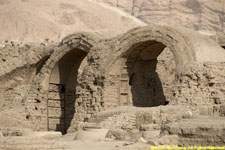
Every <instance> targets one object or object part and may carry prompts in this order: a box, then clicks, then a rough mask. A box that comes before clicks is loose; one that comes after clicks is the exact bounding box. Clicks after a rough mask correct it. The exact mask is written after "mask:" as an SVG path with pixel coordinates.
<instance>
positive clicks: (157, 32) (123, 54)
mask: <svg viewBox="0 0 225 150" xmlns="http://www.w3.org/2000/svg"><path fill="white" fill-rule="evenodd" d="M154 43H159V44H160V45H161V46H162V48H161V49H160V50H159V51H158V52H159V53H157V54H156V55H155V56H154V57H152V58H151V59H149V60H142V58H141V59H140V57H139V54H138V52H140V51H143V50H144V49H145V48H150V47H151V46H153V45H154ZM152 44H153V45H152ZM114 45H116V46H115V47H114V50H113V52H114V53H111V55H110V56H109V57H108V58H105V59H106V60H108V61H107V64H106V65H104V66H106V67H105V72H106V74H105V76H106V77H107V76H108V72H110V71H111V70H110V69H109V68H111V67H112V66H113V65H114V64H118V62H120V61H118V60H119V59H120V58H121V59H123V60H124V58H125V61H124V62H123V63H122V64H120V66H121V69H122V70H126V71H124V72H125V74H123V71H120V72H121V74H120V76H119V78H120V83H119V86H120V87H119V92H118V93H119V94H118V95H119V96H118V97H119V102H118V103H119V105H121V104H122V103H126V104H129V103H131V101H132V99H133V97H129V93H128V92H127V91H131V92H133V93H131V94H130V95H132V96H133V95H134V100H133V102H134V103H135V105H137V106H152V105H158V104H147V105H146V104H145V103H144V102H143V103H142V104H138V102H137V100H135V99H138V95H140V94H138V92H137V88H135V87H132V84H133V86H134V84H135V83H134V82H133V81H134V79H135V76H136V77H138V76H139V77H140V76H143V75H146V74H147V72H145V71H144V73H142V74H139V75H138V74H137V73H139V72H138V70H137V69H136V70H137V71H136V74H135V73H134V71H133V68H134V66H136V67H137V66H139V68H147V65H145V66H146V67H144V66H143V65H141V63H143V61H146V62H147V61H148V64H149V66H151V67H152V75H153V76H156V78H157V76H158V74H157V72H156V71H155V69H153V68H155V66H156V64H157V59H156V58H157V56H158V55H159V54H160V53H161V52H162V51H163V49H164V48H165V47H166V48H168V49H169V50H170V51H171V53H172V57H173V61H174V65H175V67H174V69H173V72H174V78H175V82H177V81H178V82H179V78H180V77H181V75H182V72H183V71H184V69H185V66H186V65H188V64H190V62H195V61H196V54H195V52H194V48H193V46H192V44H191V40H190V39H189V37H188V36H186V35H185V34H183V32H181V31H180V30H178V29H175V28H172V27H164V26H146V27H137V28H134V29H131V30H129V31H128V32H127V33H125V34H123V35H121V36H119V37H118V38H117V39H116V41H115V43H114ZM150 49H151V48H150ZM151 51H152V50H150V52H151ZM135 52H136V54H135ZM145 54H146V53H144V54H143V56H145ZM132 55H135V57H134V60H133V62H131V61H130V60H132V59H131V58H132V57H133V56H132ZM137 56H138V57H137ZM144 59H145V58H144ZM137 60H138V61H137ZM141 61H142V62H141ZM130 62H131V63H130ZM129 63H130V64H131V66H132V67H131V69H128V68H130V66H128V65H127V64H129ZM124 64H126V65H124ZM138 64H139V65H138ZM150 64H151V65H150ZM113 68H115V67H113ZM124 68H125V69H124ZM137 68H138V67H137ZM123 76H124V77H123ZM121 77H122V79H121ZM156 78H155V80H156V82H157V83H158V85H159V88H158V89H159V91H161V93H162V94H161V99H164V100H162V104H167V103H168V101H167V100H165V96H164V94H163V90H162V89H163V88H162V83H161V81H160V80H158V79H156ZM148 79H150V78H148ZM122 80H123V81H124V82H123V81H122ZM121 81H122V82H121ZM127 82H129V85H128V86H127ZM142 82H143V83H146V85H145V86H146V87H147V86H148V85H149V84H147V80H146V81H145V82H144V80H143V81H142ZM139 85H140V84H139ZM152 85H153V84H152ZM160 85H161V86H160ZM127 87H128V88H127ZM126 88H127V89H128V90H127V91H126V90H125V92H124V89H126ZM121 89H122V90H121ZM152 91H154V88H153V89H152ZM140 93H141V92H140ZM146 93H148V92H146ZM121 95H122V96H121ZM127 95H128V96H127ZM135 95H136V96H135ZM114 97H116V96H114ZM121 97H123V98H121ZM135 97H136V98H135ZM108 99H109V98H108V97H106V98H104V101H109V100H108ZM121 99H122V101H123V102H121ZM139 99H140V98H139ZM122 105H123V104H122ZM159 105H160V103H159Z"/></svg>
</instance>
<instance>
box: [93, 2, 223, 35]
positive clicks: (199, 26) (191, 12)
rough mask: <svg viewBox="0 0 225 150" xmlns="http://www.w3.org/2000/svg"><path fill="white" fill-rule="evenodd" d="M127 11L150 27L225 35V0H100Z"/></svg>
mask: <svg viewBox="0 0 225 150" xmlns="http://www.w3.org/2000/svg"><path fill="white" fill-rule="evenodd" d="M97 1H98V2H103V3H107V4H109V5H112V6H115V7H118V8H120V9H121V10H124V11H126V12H128V13H130V14H132V15H133V16H135V17H137V18H139V19H141V20H142V21H144V22H146V23H148V24H160V25H171V26H177V25H181V26H185V27H188V28H191V29H194V30H200V31H207V32H225V1H224V0H97Z"/></svg>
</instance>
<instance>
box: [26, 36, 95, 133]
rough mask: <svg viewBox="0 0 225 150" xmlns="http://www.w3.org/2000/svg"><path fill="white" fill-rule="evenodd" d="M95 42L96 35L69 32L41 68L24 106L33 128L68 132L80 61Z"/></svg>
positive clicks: (82, 65)
mask: <svg viewBox="0 0 225 150" xmlns="http://www.w3.org/2000/svg"><path fill="white" fill-rule="evenodd" d="M96 41H98V37H95V36H93V35H89V34H86V33H77V34H73V35H70V36H68V37H66V38H64V39H63V40H62V42H61V43H60V44H59V45H58V46H57V47H56V48H55V49H54V52H53V53H52V54H51V56H50V57H49V59H48V60H47V61H46V62H45V64H44V65H43V67H42V68H40V71H39V73H38V74H37V75H36V76H35V78H34V79H33V80H32V83H31V85H30V91H29V93H28V95H27V105H26V112H27V116H26V118H27V119H28V120H30V121H32V123H33V124H34V125H33V128H34V129H37V130H56V131H61V132H62V133H66V132H67V129H68V128H69V127H70V125H71V122H72V119H73V118H74V116H75V113H76V109H75V106H76V100H77V93H76V91H77V88H78V87H77V85H78V84H77V80H78V77H79V74H80V73H81V74H82V69H83V68H84V67H85V66H86V65H87V62H86V61H83V60H86V59H85V58H86V56H87V54H88V53H89V52H90V51H91V49H92V47H93V45H95V43H96ZM65 100H67V101H66V102H65ZM64 103H67V104H66V105H67V110H64V105H65V104H64ZM51 108H52V109H51ZM65 116H66V117H65ZM51 118H53V119H52V120H51ZM61 118H62V119H61Z"/></svg>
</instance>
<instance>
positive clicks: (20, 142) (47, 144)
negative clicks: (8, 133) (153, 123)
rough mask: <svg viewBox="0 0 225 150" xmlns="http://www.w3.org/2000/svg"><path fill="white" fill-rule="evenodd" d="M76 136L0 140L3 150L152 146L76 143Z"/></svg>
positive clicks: (108, 149)
mask: <svg viewBox="0 0 225 150" xmlns="http://www.w3.org/2000/svg"><path fill="white" fill-rule="evenodd" d="M73 139H74V134H69V135H66V136H62V137H54V138H49V137H48V138H43V137H35V136H31V137H23V136H21V137H7V138H1V139H0V149H1V150H51V149H52V150H134V149H135V150H142V149H145V150H148V149H150V147H151V146H150V145H148V144H144V143H134V142H127V141H107V140H106V141H74V140H73Z"/></svg>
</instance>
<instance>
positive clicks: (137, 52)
mask: <svg viewBox="0 0 225 150" xmlns="http://www.w3.org/2000/svg"><path fill="white" fill-rule="evenodd" d="M165 47H166V46H165V45H163V44H162V43H159V42H156V41H146V42H141V43H138V44H135V45H134V46H133V47H132V48H131V49H130V50H129V51H128V52H127V53H126V54H125V55H124V56H123V57H125V58H126V59H125V60H126V61H125V68H126V69H127V73H128V74H127V75H128V78H129V88H130V96H129V98H128V99H130V100H129V101H130V102H128V103H132V104H133V106H136V107H153V106H159V105H165V104H167V103H168V102H167V100H166V97H165V95H164V91H163V85H162V82H161V80H160V78H159V75H158V73H157V71H156V66H157V62H158V61H157V57H158V56H159V55H160V54H161V52H162V51H163V50H164V49H165ZM123 72H125V71H123ZM123 76H126V75H125V74H124V75H121V78H122V77H123ZM121 81H126V80H121ZM128 94H129V93H128Z"/></svg>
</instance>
